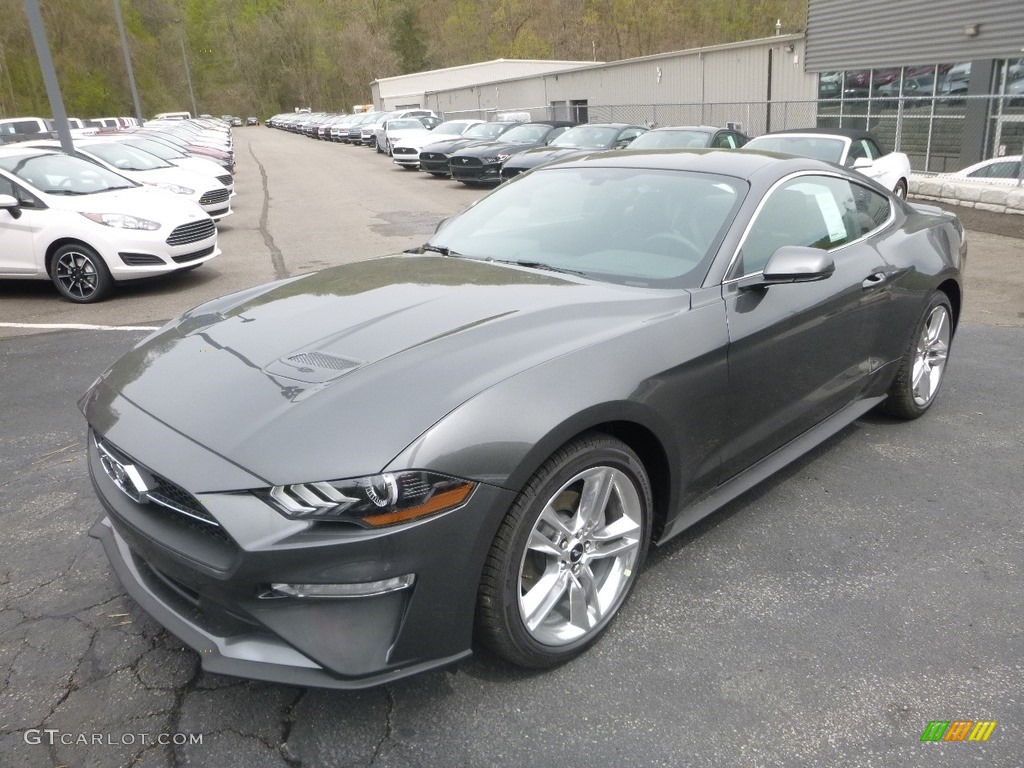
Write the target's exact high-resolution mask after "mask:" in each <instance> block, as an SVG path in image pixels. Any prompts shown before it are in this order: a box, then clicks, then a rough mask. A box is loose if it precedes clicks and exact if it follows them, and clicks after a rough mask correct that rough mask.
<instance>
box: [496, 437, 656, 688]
mask: <svg viewBox="0 0 1024 768" xmlns="http://www.w3.org/2000/svg"><path fill="white" fill-rule="evenodd" d="M652 509H653V501H652V493H651V485H650V482H649V480H648V478H647V473H646V471H645V470H644V467H643V465H642V464H641V463H640V459H639V458H638V457H637V455H636V454H635V453H634V452H633V451H632V450H631V449H630V448H629V447H628V446H627V445H625V444H624V443H622V442H620V441H618V440H616V439H614V438H612V437H609V436H608V435H605V434H601V433H596V432H595V433H590V434H587V435H584V436H582V437H580V438H578V439H577V440H574V441H573V442H571V443H569V444H568V445H566V446H564V447H563V448H561V449H559V450H558V451H557V452H556V453H555V454H554V455H553V456H551V458H549V459H548V460H547V461H546V462H545V463H544V465H543V466H541V468H540V469H538V470H537V472H536V473H535V474H534V475H533V477H531V478H530V480H529V482H527V484H526V487H525V488H524V489H523V490H522V492H521V493H520V494H519V496H518V497H517V498H516V500H515V502H514V503H513V504H512V507H511V508H510V509H509V512H508V514H507V515H506V517H505V519H504V521H502V524H501V526H500V527H499V529H498V532H497V534H496V535H495V537H494V542H493V543H492V544H491V549H490V552H489V553H488V556H487V561H486V563H485V564H484V570H483V575H482V578H481V582H480V589H479V592H478V599H477V617H476V618H477V630H478V636H479V638H480V640H481V641H482V642H483V643H484V644H485V645H486V646H488V647H489V648H490V649H491V650H492V651H494V652H495V653H496V654H498V655H499V656H501V657H502V658H504V659H506V660H507V661H510V662H511V663H513V664H516V665H519V666H522V667H528V668H533V669H542V668H545V667H551V666H555V665H557V664H561V663H563V662H565V661H568V660H569V659H572V658H573V657H575V656H577V655H579V654H580V653H582V652H583V650H584V649H586V648H587V647H588V646H590V645H591V644H592V643H594V642H595V641H596V640H597V639H598V638H599V637H600V636H601V634H602V633H603V632H604V631H605V629H607V627H608V625H609V624H610V623H611V621H612V620H613V619H614V618H615V616H616V614H617V613H618V611H619V609H620V608H621V607H622V605H623V604H624V603H625V601H626V599H627V598H628V597H629V594H630V592H631V591H632V588H633V585H634V583H635V582H636V576H637V574H638V573H639V572H640V569H641V568H642V566H643V562H644V558H645V557H646V554H647V545H648V540H649V538H650V531H651V518H652Z"/></svg>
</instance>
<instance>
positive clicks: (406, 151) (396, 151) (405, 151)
mask: <svg viewBox="0 0 1024 768" xmlns="http://www.w3.org/2000/svg"><path fill="white" fill-rule="evenodd" d="M391 154H393V155H416V156H417V158H418V157H419V155H418V154H417V152H416V150H415V149H413V148H412V147H394V148H393V149H392V150H391Z"/></svg>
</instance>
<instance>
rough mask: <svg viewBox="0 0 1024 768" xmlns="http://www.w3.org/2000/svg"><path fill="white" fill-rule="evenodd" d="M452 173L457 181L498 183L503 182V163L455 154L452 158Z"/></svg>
mask: <svg viewBox="0 0 1024 768" xmlns="http://www.w3.org/2000/svg"><path fill="white" fill-rule="evenodd" d="M451 174H452V178H453V179H454V180H455V181H462V182H466V183H469V184H498V183H500V182H501V163H500V162H493V163H488V162H482V161H480V160H478V159H476V158H460V157H458V156H455V157H453V158H452V159H451Z"/></svg>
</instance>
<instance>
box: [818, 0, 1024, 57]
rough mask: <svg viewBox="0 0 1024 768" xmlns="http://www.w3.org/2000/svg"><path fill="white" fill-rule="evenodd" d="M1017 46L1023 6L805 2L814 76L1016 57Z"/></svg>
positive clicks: (1017, 2) (985, 1)
mask: <svg viewBox="0 0 1024 768" xmlns="http://www.w3.org/2000/svg"><path fill="white" fill-rule="evenodd" d="M971 24H977V25H979V27H978V30H979V33H978V35H977V36H976V37H969V36H968V35H966V34H965V33H964V28H965V27H966V26H968V25H971ZM1022 47H1024V3H1022V2H1021V0H855V1H854V2H851V0H808V8H807V69H808V70H809V71H813V72H821V71H828V70H842V69H868V68H871V67H899V66H914V65H918V64H946V63H956V62H961V61H976V60H978V59H1000V58H1017V57H1019V56H1020V55H1021V48H1022Z"/></svg>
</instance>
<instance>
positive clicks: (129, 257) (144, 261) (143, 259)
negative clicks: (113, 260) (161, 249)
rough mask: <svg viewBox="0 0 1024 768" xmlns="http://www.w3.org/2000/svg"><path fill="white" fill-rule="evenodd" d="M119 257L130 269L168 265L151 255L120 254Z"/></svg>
mask: <svg viewBox="0 0 1024 768" xmlns="http://www.w3.org/2000/svg"><path fill="white" fill-rule="evenodd" d="M117 255H118V256H120V257H121V261H123V262H124V263H125V264H127V265H128V266H129V267H145V266H149V265H151V264H159V265H163V264H166V263H167V262H165V261H164V260H163V259H161V258H160V257H159V256H154V255H153V254H151V253H119V254H117Z"/></svg>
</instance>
